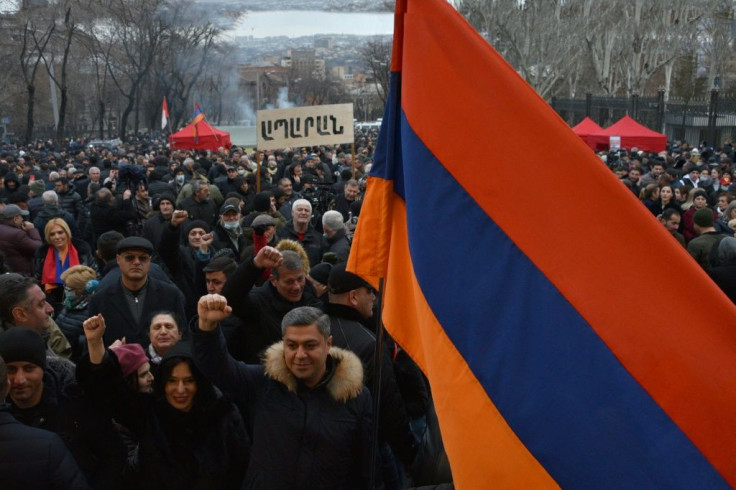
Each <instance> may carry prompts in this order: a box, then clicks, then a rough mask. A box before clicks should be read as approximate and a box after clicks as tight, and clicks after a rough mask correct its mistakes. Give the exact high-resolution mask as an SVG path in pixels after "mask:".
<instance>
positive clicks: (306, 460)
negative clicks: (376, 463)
mask: <svg viewBox="0 0 736 490" xmlns="http://www.w3.org/2000/svg"><path fill="white" fill-rule="evenodd" d="M193 339H194V357H195V361H196V362H197V365H198V366H199V368H200V369H201V370H202V372H203V373H204V375H205V376H207V377H208V378H209V379H212V380H217V384H218V386H219V387H220V388H221V389H222V390H223V391H224V392H225V393H226V394H229V395H230V396H232V397H233V399H234V400H235V402H236V403H238V405H239V406H240V408H241V410H242V411H243V413H244V416H245V419H246V425H247V426H248V429H249V431H250V432H251V434H252V439H253V450H252V456H251V461H250V465H249V466H248V471H247V473H246V479H245V485H244V488H247V489H263V488H268V489H272V490H280V489H283V490H287V489H288V490H300V489H303V490H307V489H310V490H311V489H321V490H327V489H335V490H337V489H345V490H347V489H350V490H354V489H365V488H367V487H368V485H369V471H370V470H369V461H370V447H371V445H370V437H371V426H372V416H371V397H370V394H369V393H368V390H366V389H365V387H363V383H362V379H363V372H362V368H361V365H360V360H359V359H358V358H357V357H356V356H355V355H354V354H352V353H351V352H348V351H345V350H343V349H339V348H336V347H333V348H332V349H330V353H329V356H328V358H327V372H326V374H325V377H324V378H323V379H322V381H321V382H320V383H319V384H318V385H317V386H315V387H314V388H312V389H309V388H307V387H306V386H304V385H302V384H301V383H300V382H298V381H297V379H296V378H295V377H294V376H293V375H292V374H291V372H290V371H289V370H288V368H287V367H286V363H285V362H284V348H283V343H282V342H279V343H277V344H274V345H273V346H271V347H270V348H269V349H268V351H267V352H266V356H265V360H264V364H263V365H248V364H245V363H242V362H237V361H235V360H234V359H233V358H232V356H230V355H228V354H227V350H226V347H225V339H224V337H223V335H222V333H221V330H220V329H219V328H217V329H215V331H214V332H202V331H200V330H198V329H197V330H195V333H194V337H193Z"/></svg>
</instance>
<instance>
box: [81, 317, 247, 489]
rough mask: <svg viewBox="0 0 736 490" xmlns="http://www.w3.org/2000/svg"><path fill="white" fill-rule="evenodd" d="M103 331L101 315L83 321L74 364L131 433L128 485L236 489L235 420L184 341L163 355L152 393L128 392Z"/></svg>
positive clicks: (242, 452) (241, 465)
mask: <svg viewBox="0 0 736 490" xmlns="http://www.w3.org/2000/svg"><path fill="white" fill-rule="evenodd" d="M104 331H105V321H104V318H102V315H97V316H94V317H92V318H89V319H88V320H87V321H85V322H84V332H85V335H86V337H87V345H88V346H89V358H88V359H87V358H85V360H84V362H80V364H79V365H78V366H77V377H78V378H79V380H80V381H81V383H82V384H83V386H84V387H85V388H86V389H87V390H88V392H89V393H90V395H91V396H92V397H93V398H94V399H95V400H96V402H97V403H99V404H100V405H101V407H102V408H103V409H104V410H105V411H106V412H108V413H109V414H110V415H111V416H112V417H114V418H115V420H116V421H117V422H118V423H120V424H121V425H123V426H124V427H126V428H127V429H128V430H130V432H131V433H132V434H133V435H134V436H135V437H136V438H137V440H138V443H139V446H138V471H137V475H136V476H137V478H136V480H137V481H136V488H144V489H148V488H150V489H204V488H207V489H209V488H212V489H220V488H222V489H233V490H234V489H239V488H240V486H241V484H242V481H243V476H244V473H245V468H246V466H247V462H248V436H247V433H246V431H245V426H244V424H243V420H242V418H241V416H240V413H239V412H238V410H237V408H236V407H235V405H233V404H232V403H231V402H229V401H228V400H227V399H225V398H223V397H222V396H221V395H219V394H218V392H217V391H216V390H215V387H214V386H213V385H212V383H210V382H209V381H208V380H207V379H206V378H205V377H204V376H202V374H201V373H200V371H199V370H198V369H197V367H196V366H195V364H194V361H193V359H192V355H191V352H190V347H189V344H187V343H178V344H177V345H176V346H175V347H173V348H172V349H170V350H169V351H168V352H167V353H166V354H165V355H164V357H163V360H162V361H161V367H160V371H159V376H157V377H156V379H155V380H154V385H153V393H152V394H147V393H134V392H133V391H132V390H130V389H129V388H128V387H127V386H125V379H124V377H123V371H122V368H121V364H120V361H119V359H118V356H116V355H110V354H109V353H108V351H106V350H105V347H104V344H103V341H102V335H103V333H104Z"/></svg>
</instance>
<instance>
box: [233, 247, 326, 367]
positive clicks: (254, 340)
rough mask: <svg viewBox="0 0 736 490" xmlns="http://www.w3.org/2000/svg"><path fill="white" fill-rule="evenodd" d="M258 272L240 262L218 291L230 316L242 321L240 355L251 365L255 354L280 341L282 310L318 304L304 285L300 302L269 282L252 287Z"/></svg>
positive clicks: (284, 312) (259, 270)
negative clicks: (230, 311) (286, 295)
mask: <svg viewBox="0 0 736 490" xmlns="http://www.w3.org/2000/svg"><path fill="white" fill-rule="evenodd" d="M262 272H263V270H262V269H259V268H258V267H256V266H255V264H253V261H252V260H249V261H247V262H244V263H242V264H240V265H239V266H238V268H237V269H236V270H235V272H233V273H232V275H230V277H229V278H228V280H227V283H225V287H224V288H223V290H222V294H223V296H225V298H227V303H228V304H229V305H230V306H231V307H232V309H233V315H235V316H237V317H238V318H240V319H241V320H242V321H243V336H244V338H245V342H244V343H245V349H244V351H243V352H242V358H243V360H244V361H245V362H248V363H251V364H256V363H258V362H260V355H259V354H260V353H261V352H262V351H263V350H264V349H266V348H267V347H268V346H270V345H271V344H273V343H274V342H277V341H279V340H281V337H282V335H281V319H282V318H284V315H286V313H288V312H289V311H291V310H293V309H294V308H297V307H299V306H315V307H317V308H319V307H321V306H322V302H321V301H320V300H319V299H318V298H317V297H316V296H315V294H314V292H313V289H310V288H306V287H305V288H304V293H303V294H302V299H301V301H297V302H295V303H292V302H291V301H287V300H286V299H285V298H284V297H283V296H281V295H280V294H279V293H278V291H277V290H276V288H275V287H274V286H273V285H272V284H271V282H270V281H268V282H266V283H265V284H263V285H262V286H258V287H257V288H255V289H254V288H253V285H254V284H255V283H256V281H257V280H258V277H259V276H260V275H261V273H262Z"/></svg>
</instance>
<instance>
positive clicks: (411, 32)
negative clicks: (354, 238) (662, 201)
mask: <svg viewBox="0 0 736 490" xmlns="http://www.w3.org/2000/svg"><path fill="white" fill-rule="evenodd" d="M429 4H432V5H434V2H412V3H411V4H410V8H409V11H408V12H407V14H406V22H405V29H406V31H405V38H404V39H405V42H404V53H403V55H404V65H403V70H402V74H403V76H404V78H403V82H402V83H403V87H404V88H405V90H404V91H403V93H402V104H403V109H404V111H405V114H406V117H407V119H408V121H409V123H410V125H411V127H412V129H413V130H414V131H415V132H416V134H417V135H418V136H419V138H420V139H421V140H422V141H423V142H424V143H425V144H426V145H427V147H428V148H429V149H430V151H431V152H432V153H433V154H434V155H435V156H436V157H437V158H438V160H440V161H441V162H442V163H443V165H444V166H445V167H446V168H447V170H448V171H449V172H450V173H451V174H452V175H453V177H454V178H456V179H457V181H458V182H459V183H460V185H461V186H462V187H463V188H464V189H465V190H466V191H467V192H468V193H469V194H470V196H471V197H473V199H474V200H475V201H476V202H477V203H478V204H479V205H480V206H481V207H482V208H483V209H484V211H485V212H486V213H487V214H488V216H489V217H491V219H492V220H493V221H494V222H495V223H496V224H497V225H498V226H499V227H500V228H501V229H502V230H503V231H504V232H505V233H506V234H507V235H508V236H509V237H510V238H511V239H512V240H513V242H514V243H515V244H516V245H517V246H518V247H519V248H520V249H521V250H523V252H524V253H525V254H526V256H527V257H528V258H529V259H530V260H531V261H532V262H533V263H534V264H535V265H536V266H537V267H538V268H539V269H540V270H541V271H542V272H543V273H544V274H545V276H546V277H547V278H549V280H550V281H551V282H552V283H553V284H554V285H555V287H556V288H557V289H558V290H559V291H560V292H561V293H562V294H563V296H564V297H565V298H566V299H567V300H568V301H569V302H570V304H571V305H573V306H574V307H575V308H576V310H577V311H578V312H579V313H580V315H581V316H582V317H583V318H584V319H585V320H586V321H587V322H588V323H589V324H590V325H591V327H592V328H593V329H594V330H595V332H596V333H597V334H598V335H599V336H600V337H601V339H602V340H603V341H604V342H605V343H606V345H607V346H608V347H609V348H610V349H611V351H612V352H613V353H614V354H615V355H616V357H617V358H618V359H619V360H620V361H621V363H622V364H623V365H624V366H625V367H626V368H627V370H628V371H629V372H630V373H631V375H632V376H633V377H634V378H635V379H636V380H637V381H638V382H639V383H640V384H641V385H642V387H643V388H644V389H645V390H646V391H647V392H648V393H649V394H650V395H651V396H652V397H653V398H654V400H655V401H656V402H657V403H658V404H659V405H660V406H661V407H662V408H663V409H664V410H665V412H666V413H667V414H668V415H669V416H670V417H671V418H672V420H673V421H674V422H675V423H676V424H677V425H678V426H679V427H680V428H681V429H682V430H683V432H684V433H685V434H686V435H687V436H688V437H689V438H690V440H691V441H692V442H693V443H694V444H695V445H696V447H697V448H698V449H699V450H700V451H702V453H703V454H704V455H705V456H706V457H707V458H708V460H709V461H710V462H711V463H712V464H713V465H714V466H715V467H716V468H717V469H718V470H719V471H720V472H721V474H722V475H724V476H725V478H726V479H727V480H728V481H729V483H730V484H732V485H733V484H735V483H736V464H734V462H733V461H734V460H733V455H734V454H736V436H735V435H734V434H736V418H734V416H733V407H735V406H736V390H734V389H729V388H728V386H731V385H732V384H733V381H734V379H736V363H734V362H733V359H735V358H736V328H734V327H735V326H736V308H734V305H733V304H731V303H730V302H729V301H728V300H727V298H726V297H725V296H724V295H723V293H721V292H720V291H719V290H718V288H717V287H716V286H715V285H714V284H713V282H712V281H710V279H709V278H707V277H706V275H705V273H704V272H703V271H702V270H701V269H700V267H699V266H697V264H696V263H695V262H694V261H693V260H692V259H691V257H690V256H689V255H688V254H687V253H686V252H685V251H684V250H683V249H682V248H681V247H679V245H677V243H676V242H675V241H674V239H673V238H672V237H671V236H669V235H668V234H667V233H666V231H665V230H664V228H663V227H662V226H661V225H659V224H658V223H657V222H656V221H655V220H654V218H653V217H652V216H651V215H650V214H649V213H648V212H647V211H646V209H644V207H643V206H641V204H640V203H638V202H637V200H636V199H635V197H634V196H633V195H632V194H631V193H630V192H628V191H627V190H625V188H624V187H623V186H621V187H620V191H619V190H617V187H616V185H617V183H616V182H615V180H614V179H615V177H614V176H613V175H612V174H611V172H610V170H608V169H607V168H606V167H605V166H604V165H603V164H602V163H601V162H600V161H598V160H597V159H596V158H595V157H593V156H592V155H591V153H590V149H589V148H588V147H587V146H586V145H585V144H584V143H583V142H582V141H581V140H579V139H577V138H575V139H571V138H568V135H569V134H570V129H569V128H568V126H567V125H566V124H565V123H564V121H562V120H561V119H560V118H559V117H558V116H557V115H556V114H555V113H554V111H553V110H551V109H550V108H549V107H548V106H547V104H546V103H545V102H544V101H543V100H542V99H541V98H540V97H539V96H538V95H537V94H536V93H534V92H533V90H532V89H531V88H530V87H528V85H527V84H526V83H525V82H523V81H521V80H520V77H519V76H518V74H517V73H515V72H514V71H513V69H511V68H510V67H508V66H507V65H506V62H505V61H504V60H502V59H501V58H500V55H498V54H497V53H495V52H492V53H491V52H490V50H489V49H488V46H487V45H486V42H485V41H484V40H483V39H482V38H481V37H480V36H479V35H478V34H477V33H475V32H471V31H469V30H468V29H463V28H460V27H458V26H460V25H461V24H460V23H458V22H443V23H438V22H437V20H436V16H437V14H436V12H435V11H432V10H429V9H430V7H429ZM425 9H427V11H425ZM455 15H459V14H457V13H455ZM455 46H462V47H463V48H462V49H457V48H454V47H455ZM469 46H471V47H473V48H472V49H469V48H468V47H469ZM427 59H431V60H432V63H427V62H426V60H427ZM436 66H462V67H463V68H464V69H463V71H445V72H443V73H442V83H441V84H429V83H425V81H426V80H428V79H431V78H433V77H436V76H437V73H436V68H435V67H436ZM477 87H483V90H484V91H486V92H487V93H488V94H489V96H488V97H485V98H478V97H477V94H478V90H477ZM428 100H429V101H432V103H431V104H427V101H428ZM469 107H472V108H473V110H472V111H469V110H467V108H469ZM447 121H463V123H462V124H447V123H446V122H447ZM469 128H475V129H476V131H473V130H469ZM480 135H482V137H479V136H480ZM560 145H563V147H564V148H563V150H564V151H563V152H561V153H559V154H558V153H557V152H556V148H558V147H559V146H560ZM458 148H462V149H463V151H462V152H459V151H458ZM489 149H491V151H489ZM506 151H518V152H519V159H518V160H519V161H518V162H514V161H512V160H509V157H508V156H507V153H506ZM560 154H561V155H564V160H561V159H560V157H559V155H560ZM468 155H474V157H473V158H480V157H479V156H480V155H482V156H483V158H485V159H486V168H487V169H488V172H489V174H488V175H479V168H480V167H479V166H473V165H467V158H468ZM561 171H562V172H565V173H567V176H566V177H563V178H560V172H561ZM520 179H521V180H520ZM519 182H526V183H527V184H530V185H531V187H529V188H527V189H525V190H524V191H523V192H522V195H523V201H524V205H523V206H522V205H518V204H517V205H509V203H514V202H517V203H518V199H519V190H518V185H515V184H514V183H519ZM555 203H561V206H560V207H561V208H562V207H563V206H562V204H563V203H564V205H565V206H564V207H565V208H566V209H569V208H571V207H574V208H575V209H576V212H575V214H574V216H572V215H570V214H569V213H558V212H556V207H555ZM591 203H595V205H591ZM639 207H640V208H639ZM601 208H607V210H605V211H604V212H603V213H602V212H601ZM635 209H641V212H640V213H635V212H630V211H631V210H635ZM535 212H536V213H538V219H534V220H533V225H531V226H530V217H529V214H530V213H535ZM361 219H362V217H361ZM581 227H584V229H585V230H586V231H585V232H584V233H581ZM633 230H636V231H633ZM653 250H656V253H652V251H653ZM632 271H636V276H635V278H632ZM673 284H676V285H680V286H682V287H676V286H675V287H673V286H672V285H673ZM693 284H697V288H695V287H693V286H692V285H693ZM620 286H625V287H620ZM612 295H615V298H616V301H615V303H616V304H618V305H620V306H619V307H618V308H612V307H611V305H612ZM387 323H388V322H387ZM706 327H707V328H706ZM392 334H393V332H392ZM400 343H401V342H400Z"/></svg>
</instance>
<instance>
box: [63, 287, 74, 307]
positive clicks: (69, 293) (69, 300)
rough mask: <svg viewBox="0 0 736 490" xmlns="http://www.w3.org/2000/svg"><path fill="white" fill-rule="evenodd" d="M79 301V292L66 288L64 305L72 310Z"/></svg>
mask: <svg viewBox="0 0 736 490" xmlns="http://www.w3.org/2000/svg"><path fill="white" fill-rule="evenodd" d="M76 303H77V293H75V292H74V291H73V290H71V289H66V288H65V289H64V307H65V308H66V309H67V310H71V309H72V308H73V307H74V305H75V304H76Z"/></svg>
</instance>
